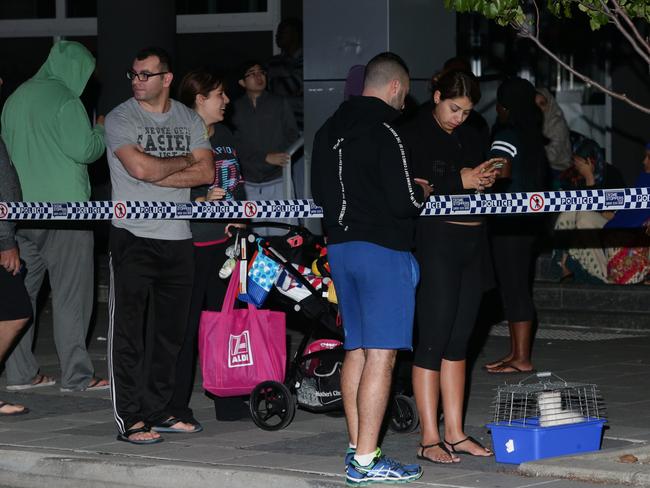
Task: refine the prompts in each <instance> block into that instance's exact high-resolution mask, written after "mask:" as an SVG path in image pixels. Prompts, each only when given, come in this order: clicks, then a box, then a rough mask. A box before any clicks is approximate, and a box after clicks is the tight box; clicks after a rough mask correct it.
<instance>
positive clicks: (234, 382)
mask: <svg viewBox="0 0 650 488" xmlns="http://www.w3.org/2000/svg"><path fill="white" fill-rule="evenodd" d="M238 288H239V263H237V265H236V267H235V269H234V270H233V273H232V277H231V278H230V283H229V285H228V290H227V292H226V297H225V298H224V301H223V306H222V307H221V312H212V311H207V310H206V311H203V312H201V321H200V323H199V359H200V362H201V371H202V373H203V388H205V389H206V390H207V391H209V392H210V393H213V394H215V395H218V396H222V397H228V396H238V395H247V394H249V393H250V392H251V391H252V390H253V388H255V386H256V385H257V384H258V383H261V382H263V381H267V380H274V381H279V382H283V381H284V373H285V367H286V356H287V351H286V339H285V332H286V328H285V316H284V313H283V312H274V311H271V310H258V309H257V308H255V306H254V305H251V304H248V308H247V309H235V308H234V305H235V297H236V296H237V293H238Z"/></svg>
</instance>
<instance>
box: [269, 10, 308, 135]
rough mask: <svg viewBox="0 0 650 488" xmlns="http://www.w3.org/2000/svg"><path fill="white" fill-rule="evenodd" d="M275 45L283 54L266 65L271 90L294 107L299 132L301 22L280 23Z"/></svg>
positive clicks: (300, 122) (276, 56)
mask: <svg viewBox="0 0 650 488" xmlns="http://www.w3.org/2000/svg"><path fill="white" fill-rule="evenodd" d="M275 43H276V44H277V46H278V47H279V48H280V54H277V55H275V56H273V57H272V58H271V59H270V60H269V62H268V65H267V68H268V82H269V91H270V92H271V93H273V94H274V95H277V96H279V97H285V98H286V99H287V101H288V102H289V105H290V106H291V110H292V111H293V116H294V118H295V119H296V124H297V125H298V129H299V130H300V131H302V130H303V117H304V108H303V107H304V100H303V60H302V58H303V53H302V22H301V21H300V20H299V19H296V18H287V19H284V20H283V21H282V22H280V23H279V24H278V29H277V31H276V33H275Z"/></svg>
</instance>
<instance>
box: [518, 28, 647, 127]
mask: <svg viewBox="0 0 650 488" xmlns="http://www.w3.org/2000/svg"><path fill="white" fill-rule="evenodd" d="M512 26H513V28H514V29H515V30H517V31H518V32H519V36H520V37H522V38H524V39H530V40H531V41H533V42H534V43H535V44H536V45H537V47H538V48H539V49H541V50H542V51H543V52H545V53H546V54H547V56H549V57H550V58H551V59H552V60H553V61H555V62H556V63H558V64H559V65H560V66H562V67H563V68H564V69H566V70H567V71H569V72H570V73H573V74H574V75H575V76H577V77H578V78H579V79H581V80H582V81H584V82H585V83H587V84H588V85H591V86H594V87H596V88H598V89H599V90H600V91H602V92H603V93H606V94H607V95H609V96H610V97H612V98H616V99H617V100H621V101H622V102H625V103H627V104H628V105H630V106H632V107H634V108H636V109H637V110H640V111H641V112H644V113H646V114H650V107H646V106H644V105H641V104H640V103H637V102H635V101H634V100H631V99H630V98H628V97H627V95H625V94H624V93H617V92H614V91H612V90H610V89H609V88H607V87H606V86H603V85H601V84H600V83H598V82H596V81H594V80H592V79H591V78H589V77H587V76H585V75H583V74H582V73H580V72H578V71H576V70H575V69H573V68H572V67H571V66H569V65H568V64H567V63H565V62H564V61H562V60H561V59H560V58H559V57H558V56H557V55H555V54H554V53H553V52H552V51H551V50H550V49H549V48H547V47H546V46H545V45H544V44H543V43H542V41H540V40H539V37H538V36H536V35H533V34H531V33H530V31H528V30H526V29H524V28H522V26H521V25H518V24H512Z"/></svg>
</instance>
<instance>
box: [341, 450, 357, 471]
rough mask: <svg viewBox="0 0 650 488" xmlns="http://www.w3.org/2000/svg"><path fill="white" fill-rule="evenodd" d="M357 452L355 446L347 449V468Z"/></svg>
mask: <svg viewBox="0 0 650 488" xmlns="http://www.w3.org/2000/svg"><path fill="white" fill-rule="evenodd" d="M356 453H357V450H356V449H355V448H354V447H348V449H347V451H345V461H344V462H345V469H346V470H347V469H348V465H349V464H350V463H351V462H352V460H353V459H354V455H355V454H356Z"/></svg>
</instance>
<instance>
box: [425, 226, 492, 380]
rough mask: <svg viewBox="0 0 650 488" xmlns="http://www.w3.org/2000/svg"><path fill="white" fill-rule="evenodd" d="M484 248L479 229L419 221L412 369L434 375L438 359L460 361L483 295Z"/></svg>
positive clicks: (438, 368) (482, 230) (486, 243)
mask: <svg viewBox="0 0 650 488" xmlns="http://www.w3.org/2000/svg"><path fill="white" fill-rule="evenodd" d="M425 226H426V227H425ZM487 245H488V241H487V235H486V231H485V225H480V226H467V225H458V224H450V223H447V222H444V221H440V220H433V218H432V221H431V222H426V223H424V224H423V223H420V225H419V227H418V239H417V249H416V257H417V258H418V262H419V263H420V276H421V278H420V286H419V288H418V292H417V299H416V317H417V327H418V341H417V345H416V348H415V360H414V364H415V365H416V366H419V367H420V368H425V369H430V370H434V371H439V370H440V365H441V362H442V360H443V359H446V360H449V361H461V360H463V359H465V358H466V355H467V343H468V342H469V339H470V336H471V334H472V331H473V329H474V323H475V322H476V316H477V314H478V308H479V305H480V303H481V297H482V295H483V276H482V274H483V269H484V266H483V264H484V263H483V257H484V256H485V246H487Z"/></svg>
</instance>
